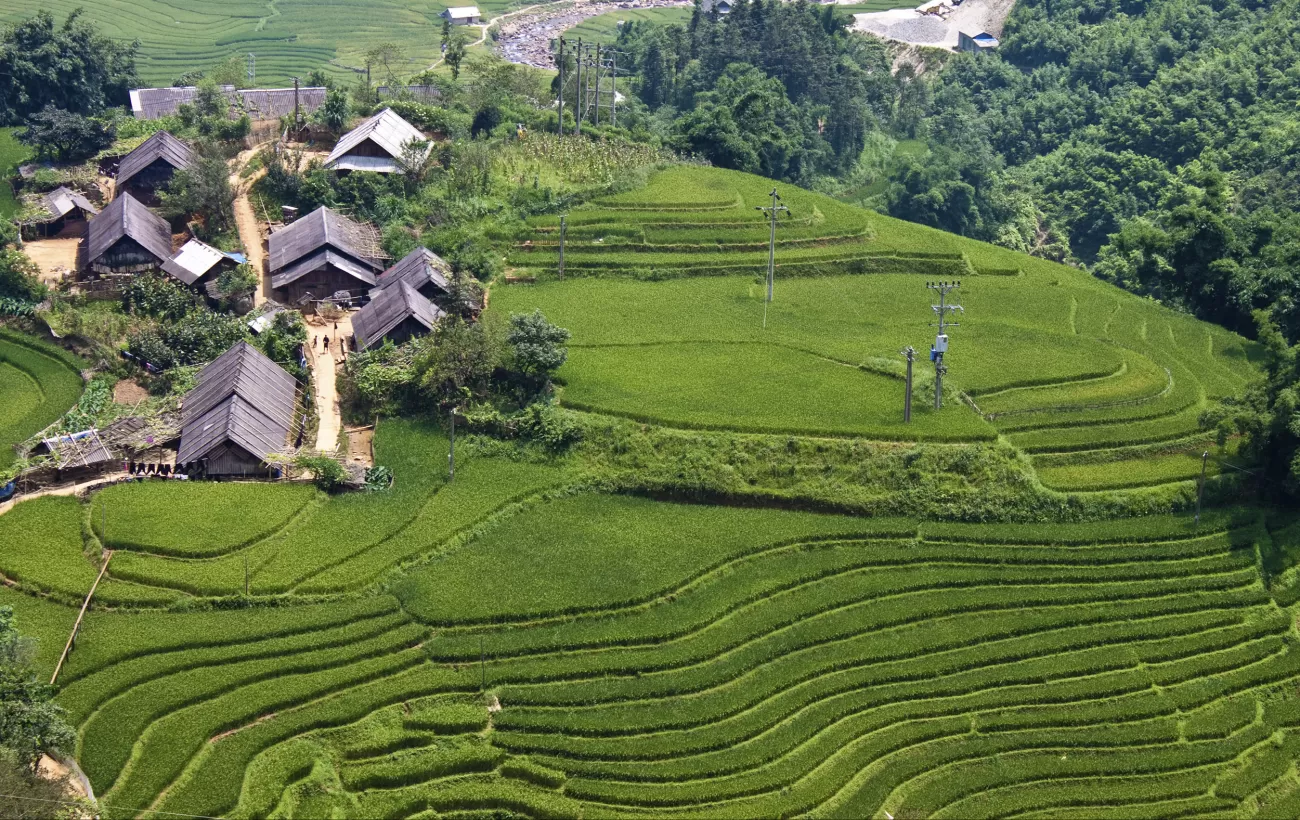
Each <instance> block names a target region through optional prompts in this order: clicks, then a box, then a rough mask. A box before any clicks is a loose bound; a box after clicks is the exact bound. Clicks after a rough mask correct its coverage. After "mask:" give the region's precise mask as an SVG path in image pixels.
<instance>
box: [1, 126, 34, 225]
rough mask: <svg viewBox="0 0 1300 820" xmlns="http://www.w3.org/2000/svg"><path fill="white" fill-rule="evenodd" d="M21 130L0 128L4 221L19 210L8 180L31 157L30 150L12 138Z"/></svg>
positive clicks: (19, 207) (19, 206) (17, 128)
mask: <svg viewBox="0 0 1300 820" xmlns="http://www.w3.org/2000/svg"><path fill="white" fill-rule="evenodd" d="M21 130H22V129H21V128H20V127H16V126H15V127H10V128H0V174H3V178H4V182H3V183H0V216H3V217H4V218H6V219H8V218H10V217H12V216H13V215H14V214H16V213H18V211H19V210H20V209H21V205H20V204H19V202H18V198H17V197H16V196H14V189H13V187H12V186H11V185H10V183H9V180H10V179H12V178H13V177H14V175H15V174H17V173H18V166H19V165H22V164H23V163H24V162H26V161H27V160H29V159H31V157H32V149H31V148H29V147H28V146H26V145H23V144H22V143H21V142H19V141H18V140H17V139H15V138H14V134H15V133H17V132H18V131H21Z"/></svg>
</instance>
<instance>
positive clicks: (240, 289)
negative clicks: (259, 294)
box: [217, 262, 259, 299]
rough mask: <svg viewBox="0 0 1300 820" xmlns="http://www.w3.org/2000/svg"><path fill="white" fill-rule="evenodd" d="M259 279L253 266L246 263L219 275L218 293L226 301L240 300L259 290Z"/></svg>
mask: <svg viewBox="0 0 1300 820" xmlns="http://www.w3.org/2000/svg"><path fill="white" fill-rule="evenodd" d="M258 284H259V277H258V275H257V271H255V270H253V266H252V265H250V264H248V263H247V262H245V263H244V264H242V265H236V266H235V267H233V268H230V269H228V270H223V271H222V272H221V273H220V274H218V275H217V293H219V294H221V295H222V297H224V298H226V299H238V298H239V297H241V296H247V295H248V294H250V293H252V292H253V291H255V290H257V286H258Z"/></svg>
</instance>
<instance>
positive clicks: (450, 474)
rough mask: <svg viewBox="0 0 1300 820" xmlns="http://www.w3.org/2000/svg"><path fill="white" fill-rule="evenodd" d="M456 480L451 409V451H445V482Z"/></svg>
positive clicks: (453, 424) (454, 436)
mask: <svg viewBox="0 0 1300 820" xmlns="http://www.w3.org/2000/svg"><path fill="white" fill-rule="evenodd" d="M455 480H456V408H455V407H453V408H451V449H450V450H448V451H447V481H448V482H452V481H455Z"/></svg>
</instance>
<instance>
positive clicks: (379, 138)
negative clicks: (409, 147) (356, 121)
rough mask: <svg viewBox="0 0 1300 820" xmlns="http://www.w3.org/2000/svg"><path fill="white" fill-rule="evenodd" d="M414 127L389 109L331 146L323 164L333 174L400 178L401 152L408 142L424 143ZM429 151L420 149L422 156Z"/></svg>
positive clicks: (431, 148)
mask: <svg viewBox="0 0 1300 820" xmlns="http://www.w3.org/2000/svg"><path fill="white" fill-rule="evenodd" d="M424 139H425V137H424V134H421V133H420V131H419V130H418V129H416V127H415V126H414V125H411V124H410V123H409V122H407V121H406V120H404V119H402V118H401V117H399V116H398V115H397V113H396V112H395V111H393V109H391V108H385V109H384V110H383V111H380V112H379V113H378V114H376V115H374V116H373V117H371V118H370V119H368V120H366V121H365V122H363V123H361V124H360V125H358V126H357V127H356V128H354V129H352V130H351V131H349V132H348V133H346V134H344V135H343V138H342V139H340V140H339V141H338V144H337V145H335V146H334V150H333V151H331V152H330V155H329V157H328V158H327V159H326V160H325V167H326V168H333V169H334V170H336V171H374V172H376V173H380V174H402V173H405V171H404V170H403V168H402V164H401V162H400V161H399V160H400V158H401V156H402V150H403V148H404V147H405V146H406V144H407V143H409V142H410V141H411V140H424ZM431 150H433V146H432V145H427V146H425V148H424V156H426V157H427V156H428V155H429V152H430V151H431Z"/></svg>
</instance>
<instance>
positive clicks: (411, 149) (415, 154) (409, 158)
mask: <svg viewBox="0 0 1300 820" xmlns="http://www.w3.org/2000/svg"><path fill="white" fill-rule="evenodd" d="M397 164H398V166H399V167H401V169H402V171H403V172H404V173H405V174H406V178H407V179H408V180H410V181H411V182H413V183H415V184H416V185H420V184H422V183H423V182H424V178H425V177H426V176H428V174H429V168H430V167H431V166H432V165H433V151H432V150H431V144H430V142H429V141H428V140H423V139H417V138H415V137H412V138H411V139H410V140H408V141H407V142H405V143H403V144H402V152H401V153H400V154H398V156H397Z"/></svg>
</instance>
